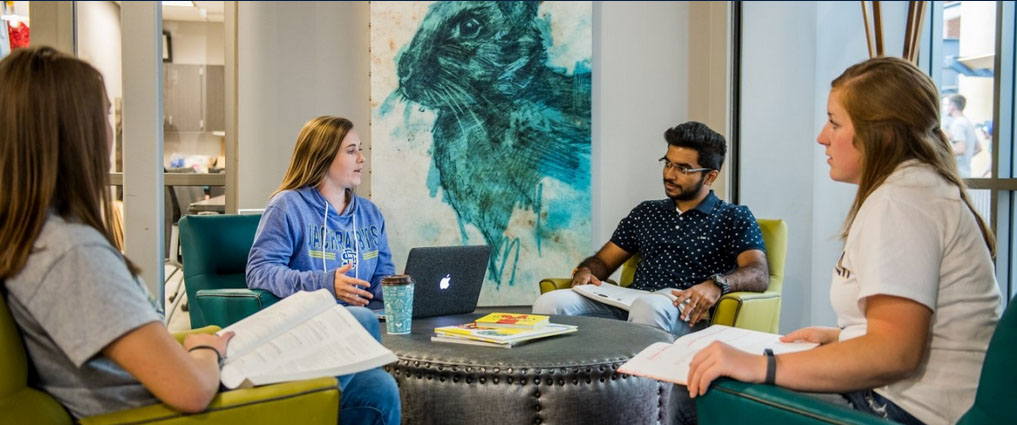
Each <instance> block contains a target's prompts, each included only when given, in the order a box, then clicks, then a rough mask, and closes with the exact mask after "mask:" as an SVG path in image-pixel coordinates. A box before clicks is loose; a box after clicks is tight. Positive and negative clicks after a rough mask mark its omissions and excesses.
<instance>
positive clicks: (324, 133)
mask: <svg viewBox="0 0 1017 425" xmlns="http://www.w3.org/2000/svg"><path fill="white" fill-rule="evenodd" d="M352 129H353V122H352V121H350V120H348V119H346V118H342V117H332V116H327V115H326V116H320V117H318V118H315V119H312V120H310V121H308V122H307V124H304V127H303V128H301V129H300V134H299V135H298V136H297V144H296V146H294V147H293V156H292V157H290V165H289V167H287V168H286V175H285V176H284V177H283V181H282V184H280V185H279V188H278V189H276V190H275V192H272V195H271V196H269V199H271V198H272V197H273V196H275V195H276V194H277V193H279V192H282V191H284V190H293V189H299V188H301V187H304V186H308V185H310V186H317V185H319V184H321V182H322V181H323V180H324V179H325V175H326V174H327V173H328V168H329V167H330V166H331V165H332V160H334V159H335V156H336V154H338V153H339V147H340V145H341V144H342V142H343V139H344V138H346V134H348V133H349V132H350V130H352Z"/></svg>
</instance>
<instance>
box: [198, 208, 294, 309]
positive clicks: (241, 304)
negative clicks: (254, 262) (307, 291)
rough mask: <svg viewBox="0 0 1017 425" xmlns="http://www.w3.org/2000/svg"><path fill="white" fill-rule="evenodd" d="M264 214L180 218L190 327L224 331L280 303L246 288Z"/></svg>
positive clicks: (273, 296)
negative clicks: (248, 262)
mask: <svg viewBox="0 0 1017 425" xmlns="http://www.w3.org/2000/svg"><path fill="white" fill-rule="evenodd" d="M260 220H261V216H260V215H221V214H220V215H190V216H186V217H184V218H182V219H180V224H179V226H180V249H181V251H182V252H183V263H184V284H185V285H186V288H187V299H188V302H189V305H190V315H191V327H192V328H200V327H203V326H208V325H216V326H220V327H226V326H229V325H231V324H233V323H234V322H236V321H238V320H240V319H243V318H245V317H247V316H250V315H251V314H254V313H256V312H258V311H259V310H261V309H263V308H265V307H268V306H269V305H272V304H274V303H275V302H276V301H279V298H277V297H276V296H275V295H273V294H272V293H270V292H268V291H264V290H261V289H248V288H247V278H246V271H247V254H248V253H250V252H251V245H252V244H254V234H255V233H256V232H257V230H258V222H259V221H260Z"/></svg>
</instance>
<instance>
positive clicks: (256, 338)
mask: <svg viewBox="0 0 1017 425" xmlns="http://www.w3.org/2000/svg"><path fill="white" fill-rule="evenodd" d="M335 305H336V303H335V297H333V296H332V293H330V292H328V290H327V289H319V290H317V291H313V292H307V291H301V292H297V293H295V294H293V295H290V296H288V297H286V298H283V299H281V300H279V302H277V303H275V304H272V305H270V306H268V307H267V308H265V309H264V310H261V311H259V312H257V313H255V314H252V315H250V316H247V317H245V318H244V319H242V320H240V321H239V322H236V323H234V324H232V325H230V326H227V327H226V328H225V329H223V330H220V331H219V332H216V334H218V335H222V333H223V332H227V331H233V332H234V333H235V335H233V339H231V340H230V342H229V345H227V346H226V358H227V359H233V358H238V357H241V356H243V355H244V354H247V353H248V352H250V351H251V350H253V349H254V348H255V347H257V346H258V345H260V344H262V343H264V342H265V341H268V340H271V339H273V338H275V337H276V336H278V335H280V334H282V333H283V332H285V331H286V330H287V329H289V328H292V327H293V326H296V325H297V324H299V323H302V322H304V321H306V320H307V319H310V318H311V317H314V316H315V315H317V314H319V313H321V312H323V311H325V310H328V309H329V308H331V307H333V306H335Z"/></svg>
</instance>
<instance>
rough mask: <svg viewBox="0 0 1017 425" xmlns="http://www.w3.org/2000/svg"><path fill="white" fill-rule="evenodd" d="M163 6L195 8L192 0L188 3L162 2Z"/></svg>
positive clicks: (188, 0)
mask: <svg viewBox="0 0 1017 425" xmlns="http://www.w3.org/2000/svg"><path fill="white" fill-rule="evenodd" d="M162 5H163V6H176V7H194V2H193V1H190V0H187V1H164V2H162Z"/></svg>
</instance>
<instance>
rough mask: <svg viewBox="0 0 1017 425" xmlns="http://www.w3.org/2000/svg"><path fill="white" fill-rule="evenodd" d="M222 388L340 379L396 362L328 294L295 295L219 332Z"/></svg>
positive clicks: (323, 291) (326, 292)
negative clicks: (223, 339) (225, 341)
mask: <svg viewBox="0 0 1017 425" xmlns="http://www.w3.org/2000/svg"><path fill="white" fill-rule="evenodd" d="M227 331H233V332H235V335H234V336H233V339H232V340H230V343H229V345H228V346H227V347H226V361H225V363H224V365H223V368H222V373H221V380H222V384H223V385H224V386H226V388H230V389H233V388H237V387H239V386H245V387H246V386H252V385H264V384H272V383H276V382H284V381H295V380H300V379H310V378H318V377H322V376H339V375H347V374H350V373H355V372H360V371H364V370H367V369H371V368H375V367H378V366H381V365H385V364H388V363H392V362H394V361H396V360H397V359H396V356H395V354H394V353H392V352H391V351H389V350H388V349H386V348H385V347H383V346H382V345H381V344H380V343H378V341H376V340H375V339H374V338H373V337H372V336H371V334H369V333H367V330H366V329H364V327H363V326H360V323H359V322H357V319H356V318H354V317H353V315H352V314H350V312H349V311H346V308H345V307H343V306H341V305H337V304H336V303H335V298H334V297H333V296H332V294H331V293H330V292H328V290H326V289H319V290H317V291H314V292H297V293H296V294H293V295H291V296H289V297H286V298H284V299H282V300H281V301H279V302H277V303H275V304H272V305H271V306H269V307H268V308H266V309H264V310H262V311H259V312H258V313H255V314H253V315H251V316H249V317H247V318H245V319H243V320H241V321H239V322H237V323H234V324H233V325H230V326H228V327H226V328H225V329H223V330H221V331H219V332H218V333H219V334H221V333H223V332H227Z"/></svg>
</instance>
